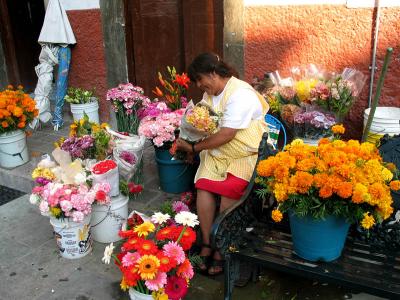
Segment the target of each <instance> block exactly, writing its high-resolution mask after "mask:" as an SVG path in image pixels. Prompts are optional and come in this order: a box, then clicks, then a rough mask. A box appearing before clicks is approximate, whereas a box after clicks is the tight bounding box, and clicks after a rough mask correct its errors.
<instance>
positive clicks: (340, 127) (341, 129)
mask: <svg viewBox="0 0 400 300" xmlns="http://www.w3.org/2000/svg"><path fill="white" fill-rule="evenodd" d="M331 130H332V132H333V133H334V134H344V132H345V131H346V129H345V128H344V126H343V125H342V124H337V125H333V126H332V128H331Z"/></svg>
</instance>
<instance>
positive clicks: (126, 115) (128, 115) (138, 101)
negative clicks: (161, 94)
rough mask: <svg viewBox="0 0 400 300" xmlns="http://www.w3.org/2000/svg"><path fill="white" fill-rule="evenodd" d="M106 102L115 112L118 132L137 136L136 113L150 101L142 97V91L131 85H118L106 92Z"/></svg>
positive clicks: (137, 123) (137, 122) (137, 121)
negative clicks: (109, 103) (108, 102)
mask: <svg viewBox="0 0 400 300" xmlns="http://www.w3.org/2000/svg"><path fill="white" fill-rule="evenodd" d="M107 100H108V101H110V102H111V106H112V108H113V110H114V111H115V115H116V119H117V128H118V131H120V132H129V133H133V134H137V132H138V127H139V118H138V115H137V112H138V111H139V109H141V108H142V107H145V106H147V105H148V104H150V99H149V98H148V97H146V96H145V95H144V91H143V89H142V88H141V87H139V86H134V85H133V84H132V83H126V84H120V85H118V87H115V88H112V89H110V90H108V91H107Z"/></svg>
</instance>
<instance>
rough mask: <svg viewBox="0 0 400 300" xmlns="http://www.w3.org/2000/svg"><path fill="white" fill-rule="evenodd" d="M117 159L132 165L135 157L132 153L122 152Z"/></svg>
mask: <svg viewBox="0 0 400 300" xmlns="http://www.w3.org/2000/svg"><path fill="white" fill-rule="evenodd" d="M119 158H121V159H123V160H124V161H126V162H127V163H128V164H131V165H134V164H135V163H136V157H135V155H134V154H133V153H130V152H128V151H122V152H121V153H120V155H119Z"/></svg>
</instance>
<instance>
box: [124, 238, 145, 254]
mask: <svg viewBox="0 0 400 300" xmlns="http://www.w3.org/2000/svg"><path fill="white" fill-rule="evenodd" d="M142 241H144V240H143V239H141V238H139V237H132V238H130V239H129V240H128V241H126V242H125V243H123V244H122V249H124V250H125V251H129V250H138V247H139V246H140V243H141V242H142Z"/></svg>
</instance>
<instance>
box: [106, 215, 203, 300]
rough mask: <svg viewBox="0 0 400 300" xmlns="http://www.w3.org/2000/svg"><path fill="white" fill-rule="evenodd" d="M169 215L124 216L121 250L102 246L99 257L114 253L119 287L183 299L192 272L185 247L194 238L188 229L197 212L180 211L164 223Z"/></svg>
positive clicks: (158, 297) (109, 255) (133, 294)
mask: <svg viewBox="0 0 400 300" xmlns="http://www.w3.org/2000/svg"><path fill="white" fill-rule="evenodd" d="M170 219H171V218H170V216H169V215H168V214H163V213H160V212H157V213H155V214H153V216H152V217H151V218H150V219H149V220H143V219H142V218H140V217H139V216H138V215H136V216H135V215H134V216H132V217H131V218H130V219H129V220H128V222H127V223H128V228H127V229H126V230H124V231H121V233H120V234H121V236H123V237H124V238H126V242H124V243H123V244H122V247H121V252H120V253H118V254H117V255H114V254H113V249H114V246H113V244H110V245H109V246H108V247H106V249H105V252H104V257H103V261H104V262H105V263H110V260H111V257H114V259H115V263H116V265H117V266H118V267H119V269H120V270H121V272H122V281H121V288H122V289H123V290H128V289H129V294H130V295H131V299H136V298H135V294H138V293H139V294H141V295H143V294H144V295H149V297H150V298H152V299H172V300H175V299H176V300H178V299H183V298H184V296H185V295H186V293H187V289H188V284H189V281H190V279H192V277H193V275H194V271H193V266H192V262H191V261H190V258H189V257H188V254H187V251H188V250H189V249H190V248H191V246H192V244H193V243H194V241H195V240H196V233H195V231H194V230H193V229H192V228H193V227H195V226H196V225H198V224H199V221H198V220H197V216H196V215H195V214H192V213H190V212H186V211H185V212H180V213H178V214H176V216H175V217H174V224H173V225H167V224H168V222H169V220H170Z"/></svg>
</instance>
